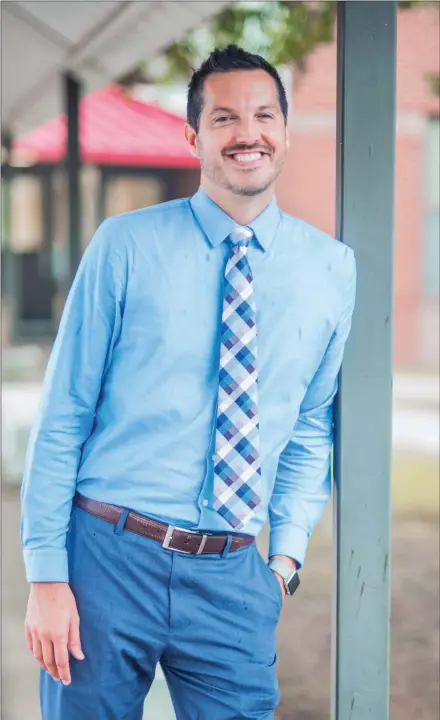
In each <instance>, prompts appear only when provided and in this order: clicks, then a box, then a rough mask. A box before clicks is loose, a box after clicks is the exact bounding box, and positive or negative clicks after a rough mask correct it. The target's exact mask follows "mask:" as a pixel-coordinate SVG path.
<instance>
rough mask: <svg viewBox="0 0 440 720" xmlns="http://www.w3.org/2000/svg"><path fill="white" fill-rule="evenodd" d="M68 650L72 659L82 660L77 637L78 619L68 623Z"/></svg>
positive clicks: (79, 642) (78, 637) (82, 656)
mask: <svg viewBox="0 0 440 720" xmlns="http://www.w3.org/2000/svg"><path fill="white" fill-rule="evenodd" d="M68 648H69V650H70V652H71V653H72V655H73V657H75V658H76V659H77V660H84V653H83V651H82V648H81V639H80V636H79V618H78V619H72V622H71V623H70V628H69V639H68Z"/></svg>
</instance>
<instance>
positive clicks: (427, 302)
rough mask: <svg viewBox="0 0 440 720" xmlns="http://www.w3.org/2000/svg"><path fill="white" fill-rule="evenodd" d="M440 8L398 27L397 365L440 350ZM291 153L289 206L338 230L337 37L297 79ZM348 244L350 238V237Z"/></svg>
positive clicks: (411, 16) (285, 181)
mask: <svg viewBox="0 0 440 720" xmlns="http://www.w3.org/2000/svg"><path fill="white" fill-rule="evenodd" d="M439 57H440V55H439V6H438V4H437V3H432V6H431V7H429V6H428V7H426V6H424V7H422V8H418V9H416V10H406V11H400V12H399V16H398V31H397V144H396V211H395V218H396V221H395V318H394V319H395V364H396V366H397V367H406V368H426V369H432V368H434V367H435V366H436V365H437V363H438V356H439V217H440V202H439V197H440V188H439V98H438V97H436V95H435V94H434V92H433V91H432V88H431V85H430V82H429V75H430V74H433V75H438V73H439V62H440V60H439ZM290 103H291V114H290V118H291V119H290V124H291V151H290V153H289V156H288V161H287V163H286V166H285V168H284V170H283V174H282V176H281V178H280V181H279V184H278V192H277V196H278V201H279V203H280V205H281V206H282V207H283V209H285V210H286V211H288V212H291V213H293V214H294V215H297V216H299V217H302V218H304V219H305V220H307V221H309V222H311V223H313V224H314V225H317V226H318V227H320V228H322V229H323V230H325V231H327V232H330V233H334V232H335V192H336V187H335V182H336V43H333V44H332V45H326V46H323V47H321V48H320V49H318V50H317V51H316V52H315V53H314V54H313V56H311V57H310V59H309V62H308V65H307V72H306V73H305V74H304V75H303V76H302V77H295V76H294V77H293V83H292V89H291V97H290ZM346 240H347V242H348V243H349V242H350V241H349V238H346Z"/></svg>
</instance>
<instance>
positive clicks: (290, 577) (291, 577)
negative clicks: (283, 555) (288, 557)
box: [269, 558, 299, 595]
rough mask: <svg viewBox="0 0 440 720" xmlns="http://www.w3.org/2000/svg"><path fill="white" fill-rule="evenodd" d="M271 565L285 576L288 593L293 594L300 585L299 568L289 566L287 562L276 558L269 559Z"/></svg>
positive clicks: (275, 570)
mask: <svg viewBox="0 0 440 720" xmlns="http://www.w3.org/2000/svg"><path fill="white" fill-rule="evenodd" d="M269 567H270V569H271V570H272V571H273V572H276V573H278V575H280V576H281V577H282V578H283V581H284V586H285V588H286V592H287V594H288V595H293V593H294V592H295V590H296V589H297V587H298V585H299V576H298V572H297V570H295V569H294V568H291V567H289V565H287V563H285V562H283V561H282V560H279V559H278V558H275V559H273V560H270V561H269Z"/></svg>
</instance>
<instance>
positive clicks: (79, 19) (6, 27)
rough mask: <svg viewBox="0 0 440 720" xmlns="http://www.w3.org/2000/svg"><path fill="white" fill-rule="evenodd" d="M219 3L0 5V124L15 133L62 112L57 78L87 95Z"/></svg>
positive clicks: (221, 1)
mask: <svg viewBox="0 0 440 720" xmlns="http://www.w3.org/2000/svg"><path fill="white" fill-rule="evenodd" d="M225 4H227V3H225V0H211V1H210V2H197V1H191V0H167V2H156V1H154V0H153V1H148V0H143V1H142V2H133V1H132V0H113V1H111V2H109V1H107V0H99V1H98V0H94V1H90V0H87V1H86V2H84V1H83V0H73V1H71V0H66V1H65V2H51V1H50V0H13V1H11V0H4V2H2V3H1V14H2V23H1V40H2V75H1V79H2V127H3V129H4V130H7V131H10V132H12V133H13V134H15V135H16V136H17V135H19V134H21V133H23V132H27V131H28V130H30V129H32V128H34V127H37V125H39V124H40V123H41V122H43V121H44V120H47V119H48V118H50V117H53V116H54V115H57V114H59V113H61V112H62V111H63V109H64V108H63V98H62V84H61V82H60V77H61V73H62V72H63V71H66V70H68V71H69V72H71V73H72V74H74V75H76V76H77V77H78V79H79V80H80V81H82V83H83V85H84V93H89V92H93V91H95V90H97V89H99V88H102V87H104V86H106V85H108V83H109V82H113V81H114V80H116V79H117V78H118V77H121V76H122V75H124V74H125V73H127V72H130V71H131V70H132V69H133V68H134V67H135V66H136V64H137V63H140V62H141V61H145V60H149V59H150V58H153V57H156V56H157V55H158V54H159V53H160V52H162V51H163V50H164V49H165V48H166V47H168V46H169V45H170V44H171V43H172V42H173V41H175V40H179V39H180V38H182V37H184V36H185V34H186V33H187V32H188V31H189V30H191V29H192V28H194V27H198V26H200V25H202V24H203V23H204V22H206V20H207V18H209V17H211V16H213V15H215V14H216V13H218V12H219V10H220V9H222V8H223V7H224V6H225Z"/></svg>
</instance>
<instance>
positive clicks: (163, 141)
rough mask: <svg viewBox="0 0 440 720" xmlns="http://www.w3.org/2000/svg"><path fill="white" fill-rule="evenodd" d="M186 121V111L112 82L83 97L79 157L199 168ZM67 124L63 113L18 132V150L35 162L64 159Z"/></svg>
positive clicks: (103, 162) (105, 162) (104, 162)
mask: <svg viewBox="0 0 440 720" xmlns="http://www.w3.org/2000/svg"><path fill="white" fill-rule="evenodd" d="M183 127H184V119H183V118H182V117H180V116H178V115H174V114H173V113H170V112H167V111H166V110H164V109H163V108H160V107H158V106H155V105H147V104H146V103H143V102H140V101H138V100H133V99H132V98H131V97H128V96H127V95H126V94H125V93H124V91H123V90H122V88H120V87H119V86H117V85H110V86H109V87H107V88H105V89H103V90H99V91H98V92H95V93H92V94H91V95H88V96H87V97H85V98H84V99H83V100H82V101H81V104H80V145H81V159H82V162H84V163H96V164H101V165H145V166H148V167H153V166H154V167H176V168H177V167H179V168H197V167H199V161H198V159H197V158H195V157H193V156H192V155H191V154H190V152H189V147H188V144H187V142H186V140H185V137H184V134H183ZM66 129H67V128H66V117H65V116H64V115H59V116H57V117H55V118H52V119H51V120H48V121H47V122H45V123H43V125H41V126H40V127H39V128H37V129H36V130H33V131H32V132H30V133H27V134H26V135H23V136H22V137H20V138H18V139H17V141H16V142H15V144H14V146H13V150H14V154H15V153H17V159H18V158H19V156H20V155H21V154H22V155H24V156H25V157H26V158H27V159H31V160H32V161H33V162H49V163H57V162H60V161H61V160H63V159H64V158H65V155H66V135H67V132H66Z"/></svg>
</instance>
